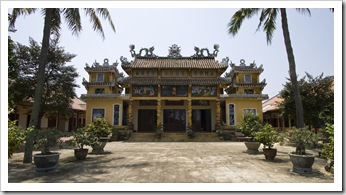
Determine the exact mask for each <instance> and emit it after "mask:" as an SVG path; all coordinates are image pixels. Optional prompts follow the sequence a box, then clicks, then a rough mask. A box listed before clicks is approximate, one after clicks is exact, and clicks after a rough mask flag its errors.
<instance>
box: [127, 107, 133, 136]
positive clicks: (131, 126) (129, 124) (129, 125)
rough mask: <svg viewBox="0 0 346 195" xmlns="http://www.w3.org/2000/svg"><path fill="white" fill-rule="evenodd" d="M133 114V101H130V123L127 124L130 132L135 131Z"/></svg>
mask: <svg viewBox="0 0 346 195" xmlns="http://www.w3.org/2000/svg"><path fill="white" fill-rule="evenodd" d="M132 112H133V100H130V102H129V117H128V122H127V124H128V128H129V130H133V123H132Z"/></svg>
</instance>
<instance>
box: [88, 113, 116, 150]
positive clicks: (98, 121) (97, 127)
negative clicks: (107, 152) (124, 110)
mask: <svg viewBox="0 0 346 195" xmlns="http://www.w3.org/2000/svg"><path fill="white" fill-rule="evenodd" d="M85 131H86V132H88V133H90V134H92V135H93V136H95V137H96V138H97V141H98V142H99V143H98V144H92V145H91V147H92V148H93V151H92V153H96V154H98V153H102V152H103V148H104V147H105V146H106V143H107V141H108V139H109V138H110V135H111V133H112V127H111V126H110V125H109V124H108V122H107V121H106V119H104V118H102V117H99V118H94V121H93V122H92V123H90V124H88V125H87V126H86V128H85Z"/></svg>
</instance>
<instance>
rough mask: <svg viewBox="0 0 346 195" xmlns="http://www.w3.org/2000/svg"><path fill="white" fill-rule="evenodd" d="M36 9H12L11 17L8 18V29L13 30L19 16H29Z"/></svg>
mask: <svg viewBox="0 0 346 195" xmlns="http://www.w3.org/2000/svg"><path fill="white" fill-rule="evenodd" d="M36 10H37V8H13V10H12V14H11V17H9V27H10V28H14V27H15V23H16V20H17V17H18V16H20V15H30V14H32V13H35V11H36Z"/></svg>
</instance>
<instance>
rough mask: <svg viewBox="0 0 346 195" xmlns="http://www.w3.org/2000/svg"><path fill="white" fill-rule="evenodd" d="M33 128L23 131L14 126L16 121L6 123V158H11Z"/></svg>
mask: <svg viewBox="0 0 346 195" xmlns="http://www.w3.org/2000/svg"><path fill="white" fill-rule="evenodd" d="M32 130H33V128H28V129H26V130H23V129H21V128H19V127H18V126H17V125H16V121H10V120H9V121H8V158H12V155H13V153H14V152H15V151H16V150H18V148H19V146H20V145H22V144H23V143H24V140H25V137H26V135H27V134H28V133H29V132H30V131H32Z"/></svg>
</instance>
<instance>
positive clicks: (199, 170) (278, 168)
mask: <svg viewBox="0 0 346 195" xmlns="http://www.w3.org/2000/svg"><path fill="white" fill-rule="evenodd" d="M261 147H262V146H261ZM275 147H276V148H277V149H278V154H277V156H276V158H275V160H273V161H268V160H265V158H264V155H263V154H262V153H261V152H260V153H258V154H248V153H246V152H245V151H246V147H245V145H244V143H241V142H109V143H107V145H106V147H105V153H104V154H99V155H95V154H91V153H89V154H88V156H87V159H85V160H76V159H75V157H74V151H73V149H72V148H70V147H65V148H64V149H60V150H58V151H59V152H60V153H61V155H60V159H59V163H58V168H57V169H56V170H55V171H52V172H48V173H38V172H36V171H35V165H34V164H33V163H32V164H30V163H27V164H23V163H22V159H23V153H15V154H14V155H13V158H12V159H9V163H8V169H9V170H8V182H9V183H75V182H77V183H333V182H334V178H333V174H331V173H329V172H326V171H325V170H324V166H325V165H326V160H324V159H321V158H318V157H316V158H315V163H314V165H313V172H312V173H310V174H297V173H294V172H292V171H291V169H292V163H291V162H290V160H289V156H288V153H289V152H292V151H293V150H294V148H293V147H290V146H280V145H275ZM260 151H261V148H260ZM89 152H91V148H90V150H89ZM309 152H310V153H313V154H315V155H317V153H316V152H315V151H309ZM34 153H36V152H34Z"/></svg>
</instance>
